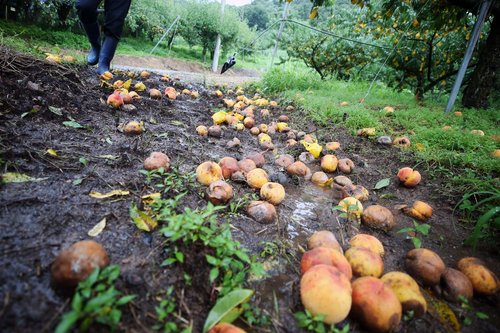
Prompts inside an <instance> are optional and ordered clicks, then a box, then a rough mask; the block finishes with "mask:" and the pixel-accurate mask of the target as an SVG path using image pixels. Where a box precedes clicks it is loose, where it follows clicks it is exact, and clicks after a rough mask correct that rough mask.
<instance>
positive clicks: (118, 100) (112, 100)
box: [106, 91, 124, 109]
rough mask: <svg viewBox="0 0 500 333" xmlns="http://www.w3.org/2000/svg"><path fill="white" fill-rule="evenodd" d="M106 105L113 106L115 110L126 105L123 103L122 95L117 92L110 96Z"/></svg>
mask: <svg viewBox="0 0 500 333" xmlns="http://www.w3.org/2000/svg"><path fill="white" fill-rule="evenodd" d="M106 104H108V105H111V106H112V107H114V108H115V109H119V108H120V107H121V106H122V105H123V104H124V103H123V97H122V95H121V94H120V92H118V91H115V92H114V93H112V94H111V95H109V96H108V100H107V101H106Z"/></svg>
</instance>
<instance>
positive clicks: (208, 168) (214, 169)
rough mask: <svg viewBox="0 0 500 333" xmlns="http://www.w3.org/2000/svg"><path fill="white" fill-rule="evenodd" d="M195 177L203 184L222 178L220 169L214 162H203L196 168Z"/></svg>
mask: <svg viewBox="0 0 500 333" xmlns="http://www.w3.org/2000/svg"><path fill="white" fill-rule="evenodd" d="M196 179H197V180H198V182H200V183H201V184H203V185H210V184H211V183H213V182H215V181H217V180H220V179H222V169H221V167H220V166H219V165H218V164H217V163H215V162H212V161H206V162H203V163H201V164H200V165H198V167H197V168H196Z"/></svg>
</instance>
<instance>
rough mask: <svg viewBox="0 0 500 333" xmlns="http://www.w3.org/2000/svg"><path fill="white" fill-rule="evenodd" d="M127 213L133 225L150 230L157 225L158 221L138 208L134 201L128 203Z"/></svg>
mask: <svg viewBox="0 0 500 333" xmlns="http://www.w3.org/2000/svg"><path fill="white" fill-rule="evenodd" d="M129 215H130V218H131V219H132V222H134V224H135V226H136V227H137V228H139V229H141V230H144V231H147V232H150V231H152V230H153V229H155V228H156V227H157V226H158V221H156V220H155V219H154V218H152V217H151V216H149V215H148V214H146V213H144V212H143V211H141V210H139V208H137V205H136V204H135V203H134V202H132V204H131V205H130V208H129Z"/></svg>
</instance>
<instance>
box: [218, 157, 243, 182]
mask: <svg viewBox="0 0 500 333" xmlns="http://www.w3.org/2000/svg"><path fill="white" fill-rule="evenodd" d="M219 166H220V167H221V169H222V177H224V179H230V178H231V175H232V174H233V173H235V172H236V171H240V167H239V166H238V161H237V160H236V159H235V158H234V157H228V156H226V157H223V158H221V160H220V161H219Z"/></svg>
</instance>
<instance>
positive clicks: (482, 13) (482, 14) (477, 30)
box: [444, 0, 491, 113]
mask: <svg viewBox="0 0 500 333" xmlns="http://www.w3.org/2000/svg"><path fill="white" fill-rule="evenodd" d="M490 6H491V0H484V1H483V3H482V4H481V9H480V10H479V16H478V18H477V21H476V23H474V29H473V30H472V35H471V38H470V40H469V43H468V44H467V50H466V51H465V55H464V58H463V59H462V65H460V69H459V71H458V74H457V78H456V79H455V83H454V84H453V89H452V90H451V93H450V98H449V99H448V104H447V105H446V109H445V110H444V112H445V113H447V112H450V111H451V109H452V108H453V104H455V100H456V99H457V95H458V90H459V89H460V86H461V85H462V81H463V79H464V76H465V71H466V70H467V66H469V61H470V59H471V57H472V53H473V51H474V47H475V46H476V43H477V41H478V40H479V36H480V34H481V29H482V28H483V24H484V21H485V19H486V14H487V13H488V10H489V9H490Z"/></svg>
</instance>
